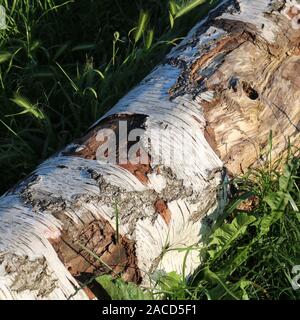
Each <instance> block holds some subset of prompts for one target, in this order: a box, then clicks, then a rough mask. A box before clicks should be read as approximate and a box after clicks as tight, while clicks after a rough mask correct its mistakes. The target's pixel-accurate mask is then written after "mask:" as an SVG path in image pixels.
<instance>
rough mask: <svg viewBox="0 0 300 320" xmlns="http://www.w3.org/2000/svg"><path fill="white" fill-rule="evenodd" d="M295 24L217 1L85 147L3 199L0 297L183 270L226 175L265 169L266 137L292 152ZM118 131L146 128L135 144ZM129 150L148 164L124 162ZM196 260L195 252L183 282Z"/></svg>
mask: <svg viewBox="0 0 300 320" xmlns="http://www.w3.org/2000/svg"><path fill="white" fill-rule="evenodd" d="M299 21H300V5H298V4H297V2H296V1H284V0H278V1H271V0H251V1H249V0H232V1H231V0H228V1H221V2H220V4H219V5H218V7H217V8H216V9H214V10H213V11H212V12H211V13H210V15H209V17H207V19H205V20H204V21H202V22H201V23H199V24H198V25H197V26H195V28H194V29H193V30H192V31H191V32H190V34H189V35H188V36H187V37H186V39H185V40H184V41H183V42H182V43H181V44H180V45H179V46H177V47H176V48H174V49H173V50H172V52H171V53H170V54H169V55H168V56H167V58H166V59H165V61H164V62H163V63H162V64H161V65H160V66H158V67H157V68H156V69H155V70H154V71H153V72H152V73H151V74H150V75H149V76H148V77H146V78H145V79H144V80H143V81H142V82H141V84H140V85H139V86H137V87H136V88H134V89H133V90H132V91H131V92H130V93H128V94H127V95H126V96H125V97H124V98H123V99H121V100H120V101H119V103H117V105H116V106H115V107H114V108H112V109H111V110H110V111H109V112H108V113H107V114H106V115H105V116H104V117H102V118H101V119H100V120H99V121H98V122H97V123H96V124H95V125H94V126H93V127H92V128H91V129H90V130H89V132H88V133H87V134H86V135H85V136H84V137H83V138H81V139H79V140H78V141H75V142H74V143H73V144H71V145H69V146H67V147H66V148H65V149H64V150H63V151H61V152H60V153H59V154H57V155H55V156H54V157H52V158H50V159H49V160H48V161H46V162H44V163H43V164H42V165H40V166H39V167H38V168H37V170H36V171H35V172H34V173H33V174H32V175H31V176H30V177H28V178H27V179H26V180H24V181H23V182H22V183H20V184H18V185H17V186H16V187H15V188H14V189H12V190H10V191H9V192H7V193H6V194H5V195H4V196H2V197H1V198H0V298H2V299H22V298H26V299H42V298H44V299H65V298H72V299H85V298H88V297H90V296H91V292H88V290H82V289H80V288H79V283H80V282H82V281H84V280H83V279H85V278H92V277H93V276H94V275H97V274H101V273H103V272H112V273H113V274H119V275H121V276H122V277H123V278H124V279H126V280H128V281H134V282H136V283H144V284H149V282H150V281H151V278H155V275H156V273H157V272H161V271H166V272H168V271H177V272H181V271H182V267H183V261H184V256H185V254H186V252H180V251H178V250H170V249H176V248H183V247H192V246H193V245H195V244H199V242H201V240H202V238H203V237H204V236H205V234H206V232H208V231H209V230H210V227H211V225H212V224H213V221H214V218H215V216H216V215H218V213H219V212H220V211H221V210H222V208H223V207H224V204H225V203H226V183H225V182H226V179H228V176H235V175H237V174H240V173H241V172H242V171H243V170H247V169H248V168H249V167H251V166H255V165H257V164H259V163H261V162H262V161H263V158H262V155H263V154H264V152H265V151H266V149H267V147H268V146H267V144H268V137H269V132H270V130H272V131H273V154H274V156H275V155H276V156H278V155H280V154H282V152H284V150H286V148H287V145H288V140H289V139H290V142H291V143H293V144H294V145H297V146H299V129H300V122H299V120H300V108H299V103H300V56H299V55H300V50H299V45H300V23H299ZM121 129H122V130H123V132H124V130H125V129H126V130H127V131H128V134H129V135H130V134H131V133H132V132H134V131H132V129H143V130H140V131H141V132H142V133H141V134H140V141H139V144H138V145H139V146H140V148H139V149H136V148H133V147H134V144H133V142H131V144H130V143H128V145H127V146H126V143H125V141H122V138H123V137H124V135H121V134H120V130H121ZM114 134H116V137H117V140H116V144H117V146H118V147H120V148H119V150H118V152H117V157H116V163H115V164H114V163H111V162H109V161H106V159H105V156H107V153H108V151H109V150H110V149H113V151H114V143H113V142H114V140H115V138H114ZM131 135H132V136H131V137H130V136H129V140H131V141H134V140H135V138H136V137H135V135H137V134H136V132H134V133H133V134H131ZM126 136H127V135H126ZM182 137H184V140H182ZM119 139H120V141H119ZM132 148H133V149H132ZM129 149H130V150H131V151H130V152H132V154H133V155H135V156H136V157H137V158H141V157H142V155H143V157H144V159H143V160H144V161H143V162H142V163H134V162H133V161H131V162H129V163H126V162H124V161H121V158H122V157H123V160H124V155H123V154H127V151H128V150H129ZM124 151H125V153H124ZM102 153H103V154H104V156H103V155H102ZM145 154H146V161H145ZM116 207H117V208H118V210H116ZM117 213H118V214H117ZM117 220H118V226H117V227H116V221H117ZM116 229H117V230H116ZM91 253H93V254H91ZM97 257H98V258H97ZM199 263H200V261H199V256H198V253H197V251H193V250H191V251H190V253H189V254H188V256H187V259H186V270H185V271H186V274H188V273H191V272H193V270H195V268H196V267H197V266H198V265H199Z"/></svg>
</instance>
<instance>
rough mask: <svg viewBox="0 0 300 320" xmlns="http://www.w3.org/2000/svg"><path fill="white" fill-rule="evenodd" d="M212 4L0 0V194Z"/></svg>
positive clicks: (75, 132)
mask: <svg viewBox="0 0 300 320" xmlns="http://www.w3.org/2000/svg"><path fill="white" fill-rule="evenodd" d="M216 2H217V0H206V1H199V0H189V1H188V0H172V1H167V0H166V1H160V0H148V1H142V0H131V1H120V0H101V1H97V0H71V1H66V0H65V1H63V0H0V4H1V5H3V6H4V7H5V8H6V13H7V24H8V27H7V29H6V30H0V105H1V108H0V176H1V183H0V194H1V193H3V192H4V191H6V190H7V189H8V188H9V187H11V186H13V185H14V184H15V183H16V182H17V181H18V180H20V179H22V178H24V177H25V176H26V175H27V174H29V173H30V172H31V171H32V170H33V169H34V168H35V167H36V166H37V164H38V163H40V162H42V161H43V160H44V159H46V158H47V157H49V156H50V155H52V154H53V153H55V152H56V151H58V150H59V149H60V148H62V147H63V146H64V145H66V144H67V143H68V142H70V141H71V140H72V139H73V138H75V137H78V136H80V135H81V134H82V133H83V132H84V131H85V130H86V129H87V128H88V127H89V126H90V125H91V124H92V123H93V122H94V121H95V120H97V119H98V118H99V117H100V116H101V115H103V113H104V112H105V111H106V110H108V109H109V108H111V107H112V106H113V105H114V104H115V103H116V102H117V101H118V99H119V98H121V97H122V96H123V95H124V94H125V93H126V92H127V91H128V90H130V88H132V87H133V86H134V85H135V84H137V83H138V82H139V81H140V80H141V79H142V78H143V77H144V76H145V75H147V73H149V72H150V71H151V69H152V68H153V67H154V66H155V65H156V64H157V63H159V62H160V61H161V59H162V58H163V57H164V56H165V54H166V53H167V52H168V50H170V49H171V47H172V46H174V45H175V44H176V43H178V41H179V40H180V38H181V37H182V36H184V35H185V34H186V33H187V31H188V30H189V29H190V28H191V27H192V26H193V25H194V24H195V23H196V22H197V21H199V19H200V18H201V16H203V15H204V14H206V13H207V11H208V8H209V6H210V5H213V4H214V3H216ZM203 3H205V4H204V5H202V4H203Z"/></svg>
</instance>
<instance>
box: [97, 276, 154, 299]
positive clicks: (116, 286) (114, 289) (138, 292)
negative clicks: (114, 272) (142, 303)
mask: <svg viewBox="0 0 300 320" xmlns="http://www.w3.org/2000/svg"><path fill="white" fill-rule="evenodd" d="M96 281H97V282H98V283H100V285H101V286H102V287H103V289H104V290H105V291H106V292H107V293H108V294H109V296H110V297H111V299H112V300H150V299H152V297H151V294H150V293H148V292H145V291H143V290H142V289H141V288H140V287H138V286H137V285H135V284H134V283H131V282H129V283H127V282H125V281H123V280H122V279H113V278H112V277H111V276H109V275H102V276H99V277H98V278H97V279H96Z"/></svg>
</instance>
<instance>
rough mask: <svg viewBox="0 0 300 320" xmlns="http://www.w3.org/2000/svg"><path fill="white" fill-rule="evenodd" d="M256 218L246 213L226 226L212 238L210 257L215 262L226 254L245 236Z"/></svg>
mask: <svg viewBox="0 0 300 320" xmlns="http://www.w3.org/2000/svg"><path fill="white" fill-rule="evenodd" d="M255 220H256V218H255V217H254V216H251V215H249V214H246V213H245V212H242V213H240V214H239V215H238V216H237V217H236V218H235V219H234V220H233V221H232V222H231V223H230V224H224V225H223V226H221V227H220V228H218V229H217V230H216V231H215V232H214V233H213V234H212V236H211V238H210V239H211V240H210V242H209V251H208V252H209V255H210V257H211V258H212V259H213V260H215V259H216V258H218V257H219V256H220V255H221V254H222V253H223V252H225V251H226V250H227V249H228V248H229V247H230V246H231V245H232V244H233V242H235V241H236V240H237V239H238V238H239V237H240V236H242V235H243V234H245V232H246V231H247V227H248V225H249V224H251V223H252V222H254V221H255Z"/></svg>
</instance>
